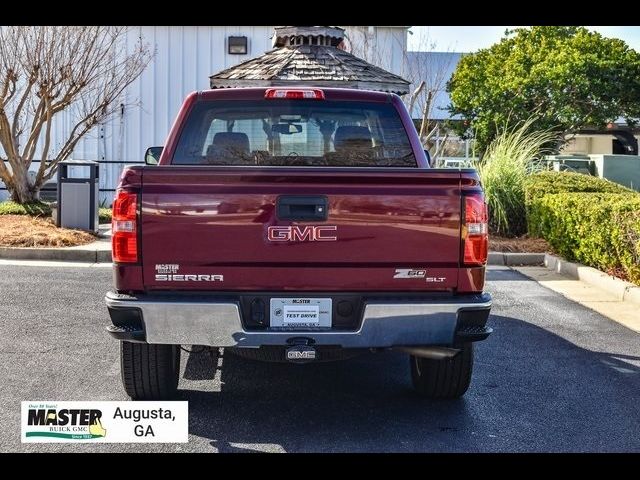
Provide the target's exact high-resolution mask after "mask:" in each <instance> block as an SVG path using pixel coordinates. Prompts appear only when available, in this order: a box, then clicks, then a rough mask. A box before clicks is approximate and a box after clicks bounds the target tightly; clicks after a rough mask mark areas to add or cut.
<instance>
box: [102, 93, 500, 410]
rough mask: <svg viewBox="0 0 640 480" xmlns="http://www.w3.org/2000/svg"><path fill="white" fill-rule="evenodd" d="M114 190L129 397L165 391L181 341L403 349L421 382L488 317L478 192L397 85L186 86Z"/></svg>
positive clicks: (483, 209) (455, 358)
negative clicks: (446, 158) (160, 140)
mask: <svg viewBox="0 0 640 480" xmlns="http://www.w3.org/2000/svg"><path fill="white" fill-rule="evenodd" d="M153 153H154V152H153V151H149V152H148V153H147V159H146V160H147V163H149V164H154V163H157V165H153V166H131V167H127V168H126V169H125V170H124V172H123V174H122V177H121V180H120V184H119V186H118V189H117V193H116V197H115V201H114V204H113V225H112V227H113V229H112V231H113V262H114V282H115V288H114V290H113V291H110V292H108V293H107V295H106V298H105V300H106V303H107V306H108V309H109V315H110V317H111V325H109V326H108V327H107V329H108V332H109V333H110V334H111V335H112V336H113V337H114V338H116V339H118V340H120V341H121V360H122V362H121V365H122V380H123V384H124V388H125V390H126V392H127V394H128V395H129V396H130V397H131V398H133V399H161V398H170V397H172V396H174V395H175V394H176V390H177V385H178V379H179V371H180V351H181V348H180V346H181V345H201V346H207V347H215V348H220V347H222V348H224V349H225V354H226V353H230V354H234V355H241V356H244V357H247V358H251V359H256V360H266V361H276V362H280V361H282V362H287V361H289V362H298V363H304V362H314V361H316V362H317V361H327V360H338V359H343V358H347V357H350V356H352V355H355V354H358V353H362V352H368V351H371V352H378V351H382V350H387V349H394V350H398V351H402V352H405V353H408V354H409V357H410V367H411V376H412V379H413V384H414V386H415V387H416V390H417V391H418V392H419V393H421V394H422V395H425V396H428V397H439V398H454V397H459V396H461V395H463V394H464V393H465V392H466V390H467V389H468V387H469V383H470V380H471V372H472V366H473V342H475V341H478V340H483V339H485V338H487V336H489V334H490V333H491V328H489V327H487V326H486V323H487V318H488V316H489V311H490V308H491V297H490V295H489V294H487V293H483V287H484V277H485V265H486V260H487V206H486V203H485V201H484V196H483V192H482V189H481V185H480V182H479V180H478V176H477V174H476V172H475V171H474V170H470V169H469V170H466V169H462V170H459V169H446V170H445V169H434V168H430V165H429V160H428V155H427V154H426V153H425V151H424V150H423V149H422V146H421V144H420V141H419V139H418V136H417V133H416V130H415V128H414V126H413V124H412V121H411V118H410V117H409V115H408V113H407V110H406V109H405V107H404V105H403V104H402V102H401V100H400V98H399V97H398V96H396V95H393V94H387V93H380V92H370V91H361V90H348V89H333V88H322V89H316V88H306V87H305V88H302V87H301V88H289V87H287V88H284V87H283V88H269V89H265V88H244V89H222V90H211V91H203V92H197V93H193V94H191V95H189V96H188V97H187V98H186V100H185V102H184V105H183V106H182V108H181V110H180V112H179V114H178V117H177V119H176V121H175V123H174V125H173V127H172V129H171V132H170V133H169V136H168V138H167V141H166V145H165V147H164V148H163V149H162V151H161V153H160V154H159V156H158V158H157V160H154V157H153Z"/></svg>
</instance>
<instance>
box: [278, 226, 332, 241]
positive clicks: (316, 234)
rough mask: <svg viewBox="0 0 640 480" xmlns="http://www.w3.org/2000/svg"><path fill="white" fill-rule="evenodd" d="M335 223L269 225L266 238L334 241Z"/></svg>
mask: <svg viewBox="0 0 640 480" xmlns="http://www.w3.org/2000/svg"><path fill="white" fill-rule="evenodd" d="M336 230H338V227H337V226H336V225H318V226H316V225H307V226H305V227H298V226H291V227H269V228H268V229H267V238H268V240H269V241H270V242H335V241H336V240H338V237H336V236H335V233H334V234H332V233H333V232H335V231H336Z"/></svg>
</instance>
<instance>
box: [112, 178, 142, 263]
mask: <svg viewBox="0 0 640 480" xmlns="http://www.w3.org/2000/svg"><path fill="white" fill-rule="evenodd" d="M137 219H138V195H137V194H136V193H132V192H125V191H123V190H118V191H117V192H116V198H115V200H114V201H113V208H112V217H111V254H112V256H113V261H114V262H116V263H136V262H137V261H138V229H137Z"/></svg>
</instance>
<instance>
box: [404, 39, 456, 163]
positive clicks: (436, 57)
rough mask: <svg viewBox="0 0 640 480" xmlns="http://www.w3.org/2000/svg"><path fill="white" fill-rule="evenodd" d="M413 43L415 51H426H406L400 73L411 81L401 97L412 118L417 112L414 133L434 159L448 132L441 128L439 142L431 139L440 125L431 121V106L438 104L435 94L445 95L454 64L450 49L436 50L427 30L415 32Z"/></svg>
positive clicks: (445, 144) (441, 147)
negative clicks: (416, 132)
mask: <svg viewBox="0 0 640 480" xmlns="http://www.w3.org/2000/svg"><path fill="white" fill-rule="evenodd" d="M416 44H417V45H418V47H417V50H418V51H420V52H426V54H416V53H415V52H412V53H408V54H407V60H406V62H405V73H404V75H405V78H406V79H407V80H409V81H410V82H411V92H409V94H408V95H406V98H405V99H404V100H405V104H406V105H407V108H408V109H409V112H411V113H412V117H414V118H415V114H414V111H416V110H417V111H418V112H420V114H419V117H418V118H419V122H418V123H419V125H420V126H419V127H418V128H417V130H418V135H419V136H420V140H421V141H422V145H423V146H424V147H425V148H427V149H429V150H430V152H431V157H432V158H433V159H434V160H435V159H436V158H437V157H438V156H440V155H441V154H442V153H443V152H444V151H445V148H446V147H447V141H448V139H449V135H448V133H447V132H446V131H445V132H444V135H442V136H441V138H440V141H439V142H436V141H435V139H436V136H437V135H440V133H441V130H442V128H441V125H440V124H439V123H438V122H437V121H436V120H434V116H435V115H434V114H435V111H434V109H435V105H436V104H437V103H438V102H437V101H438V97H440V96H441V95H446V93H445V89H446V86H447V82H448V81H449V78H450V76H451V70H452V68H453V67H454V66H455V65H454V64H453V58H452V56H451V54H450V53H451V51H450V49H447V50H444V51H436V50H437V48H438V45H437V42H435V41H434V39H432V38H431V36H430V34H429V31H428V29H427V30H423V31H421V32H420V33H419V34H418V38H417V42H416ZM434 148H435V150H434Z"/></svg>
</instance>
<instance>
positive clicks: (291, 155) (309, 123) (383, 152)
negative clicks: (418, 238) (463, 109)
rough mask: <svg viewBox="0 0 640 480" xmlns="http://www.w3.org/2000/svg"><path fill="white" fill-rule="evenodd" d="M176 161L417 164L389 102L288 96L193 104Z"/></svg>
mask: <svg viewBox="0 0 640 480" xmlns="http://www.w3.org/2000/svg"><path fill="white" fill-rule="evenodd" d="M172 164H174V165H254V166H255V165H264V166H334V167H385V166H388V167H417V163H416V158H415V156H414V154H413V150H412V148H411V143H410V141H409V137H408V135H407V132H406V131H405V129H404V126H403V124H402V121H401V119H400V115H399V114H398V111H397V110H396V109H395V107H394V106H393V105H392V104H389V103H377V102H357V101H356V102H354V101H324V100H321V101H319V100H288V99H287V100H283V99H277V100H269V99H265V100H258V101H256V100H251V101H248V100H247V101H245V100H231V101H212V100H209V101H201V102H198V103H196V104H195V105H194V107H193V108H192V110H191V112H190V114H189V116H188V117H187V120H186V123H185V126H184V128H183V129H182V132H181V134H180V138H179V140H178V144H177V147H176V150H175V153H174V155H173V159H172Z"/></svg>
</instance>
